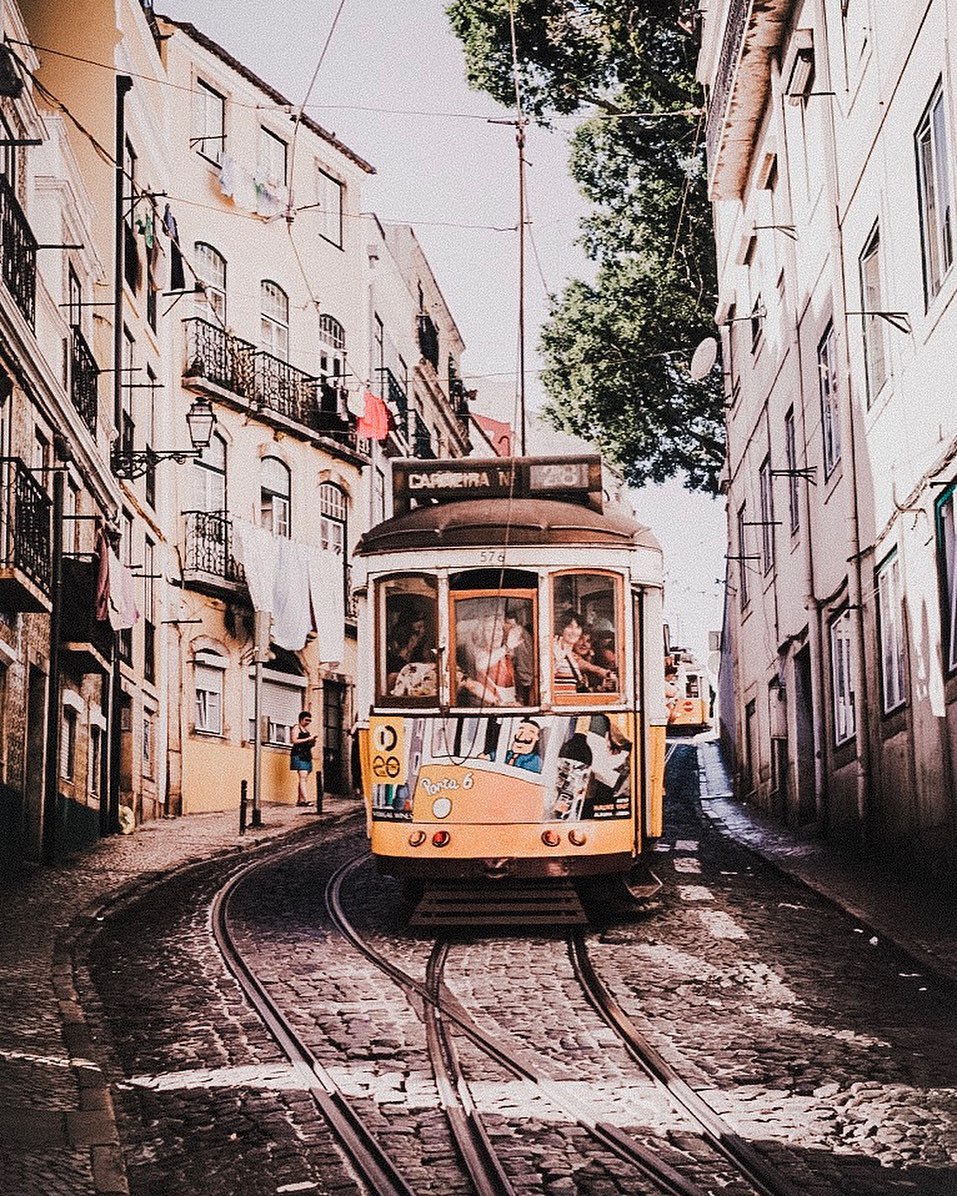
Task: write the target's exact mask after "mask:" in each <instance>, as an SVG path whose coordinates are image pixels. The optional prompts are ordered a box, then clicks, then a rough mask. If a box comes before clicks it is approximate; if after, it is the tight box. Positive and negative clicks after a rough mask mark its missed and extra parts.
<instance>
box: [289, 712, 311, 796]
mask: <svg viewBox="0 0 957 1196" xmlns="http://www.w3.org/2000/svg"><path fill="white" fill-rule="evenodd" d="M311 724H312V715H311V714H310V713H309V711H308V710H302V711H300V713H299V722H298V724H297V725H296V729H295V730H294V731H293V735H292V750H291V751H290V753H289V768H290V770H291V771H292V772H295V773H298V776H299V795H298V798H297V800H296V805H297V806H308V805H309V792H308V786H307V782H306V778H307V777H308V776H309V774H310V773H311V772H312V749H313V747H314V746H315V743H316V740H317V738H318V736H316V735H313V734H312V732H311V730H310V726H311Z"/></svg>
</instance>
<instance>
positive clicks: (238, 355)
mask: <svg viewBox="0 0 957 1196" xmlns="http://www.w3.org/2000/svg"><path fill="white" fill-rule="evenodd" d="M184 324H185V325H186V369H185V371H184V373H185V375H186V377H187V378H191V377H192V378H205V379H206V380H207V381H208V382H212V383H214V385H216V386H221V387H222V388H223V390H230V391H232V392H233V394H237V395H241V396H242V397H243V398H246V399H251V398H252V397H253V354H254V352H255V347H254V346H253V345H251V344H250V343H249V342H248V341H243V340H240V339H239V338H238V337H236V336H230V334H229V333H228V332H227V331H226V330H225V329H224V328H220V327H218V326H217V325H216V324H211V323H210V322H209V320H204V319H202V318H201V317H199V316H194V317H192V318H191V319H188V320H184Z"/></svg>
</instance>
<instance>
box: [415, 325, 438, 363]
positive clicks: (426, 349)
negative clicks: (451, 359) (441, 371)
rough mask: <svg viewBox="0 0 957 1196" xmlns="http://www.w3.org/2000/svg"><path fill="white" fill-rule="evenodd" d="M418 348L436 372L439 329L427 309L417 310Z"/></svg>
mask: <svg viewBox="0 0 957 1196" xmlns="http://www.w3.org/2000/svg"><path fill="white" fill-rule="evenodd" d="M419 349H420V350H421V353H422V356H423V357H424V358H425V360H426V361H427V362H429V364H430V365H431V366H432V369H433V370H435V371H436V372H438V368H439V330H438V329H437V328H436V326H435V321H434V320H433V319H432V317H431V316H430V315H429V313H428V312H427V311H422V312H419Z"/></svg>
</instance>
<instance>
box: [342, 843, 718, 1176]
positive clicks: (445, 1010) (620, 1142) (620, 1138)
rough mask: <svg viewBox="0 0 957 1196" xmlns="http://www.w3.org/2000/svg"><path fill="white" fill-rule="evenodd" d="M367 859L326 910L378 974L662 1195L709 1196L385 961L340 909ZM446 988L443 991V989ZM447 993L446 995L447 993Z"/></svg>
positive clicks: (352, 866)
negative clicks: (539, 1095) (411, 996)
mask: <svg viewBox="0 0 957 1196" xmlns="http://www.w3.org/2000/svg"><path fill="white" fill-rule="evenodd" d="M368 858H369V857H368V856H365V855H362V856H356V857H355V858H354V859H352V860H349V861H347V862H346V863H345V864H343V865H342V866H341V867H340V868H339V869H338V870H337V871H336V872H335V873H334V874H333V875H332V877H330V879H329V880H328V882H327V883H326V908H327V910H328V912H329V915H330V917H331V918H332V920H333V922H334V923H335V925H336V928H337V929H338V930H339V932H340V934H342V935H343V936H344V937H345V938H346V939H347V940H348V941H349V942H350V943H351V944H352V946H353V947H355V949H356V950H357V951H359V952H360V954H362V955H364V956H365V957H366V959H368V960H369V961H370V962H372V963H374V964H375V966H376V967H377V968H379V969H380V971H382V972H384V973H385V974H386V975H387V976H389V977H390V978H391V979H392V980H394V981H395V983H396V984H397V985H398V986H399V987H400V988H401V989H403V990H404V991H405V992H407V993H410V994H411V993H414V994H415V995H416V996H418V997H419V998H420V999H421V1000H422V1001H423V1002H425V1004H426V1006H428V1005H432V1006H434V1007H435V1008H437V1009H438V1010H440V1011H441V1013H442V1016H443V1017H444V1018H445V1019H447V1020H448V1021H449V1022H452V1023H454V1025H455V1026H456V1027H457V1028H458V1029H459V1030H460V1031H461V1032H462V1033H463V1034H464V1035H465V1036H466V1037H467V1038H469V1039H470V1040H471V1041H472V1042H473V1043H474V1044H475V1045H476V1046H477V1047H479V1049H480V1050H482V1051H484V1052H485V1054H487V1055H488V1056H489V1058H491V1059H494V1060H495V1062H496V1063H499V1064H501V1066H502V1067H504V1068H505V1069H506V1070H507V1071H510V1072H511V1073H512V1074H513V1075H514V1076H517V1077H518V1078H519V1079H522V1080H527V1081H528V1082H529V1083H531V1084H534V1085H535V1086H536V1087H537V1088H538V1089H539V1091H540V1092H541V1093H542V1094H543V1095H544V1096H545V1097H546V1098H547V1099H548V1100H549V1101H550V1102H551V1103H552V1104H553V1105H555V1106H557V1107H558V1108H560V1109H562V1110H564V1112H565V1113H566V1114H567V1115H568V1116H570V1117H571V1118H572V1119H573V1120H574V1121H575V1122H576V1123H577V1124H578V1125H580V1126H581V1127H582V1128H583V1129H584V1130H586V1131H587V1132H588V1133H589V1134H591V1136H592V1137H593V1138H595V1140H596V1141H598V1142H600V1143H601V1144H602V1145H603V1146H605V1147H606V1148H607V1149H608V1150H609V1151H611V1152H612V1153H613V1154H615V1155H617V1157H618V1158H620V1159H622V1160H623V1161H624V1162H626V1163H629V1164H630V1165H631V1166H633V1167H634V1168H635V1169H636V1170H638V1171H640V1172H641V1173H642V1174H643V1175H644V1176H646V1177H647V1178H648V1179H650V1180H652V1181H653V1182H654V1183H655V1184H657V1185H658V1190H659V1192H661V1193H663V1194H664V1196H706V1194H705V1192H704V1190H703V1189H702V1188H700V1187H698V1186H697V1185H696V1184H693V1183H692V1182H691V1181H689V1180H687V1179H685V1177H684V1176H683V1175H682V1174H681V1173H680V1172H679V1171H677V1170H676V1169H675V1168H674V1167H672V1166H671V1165H670V1164H668V1163H665V1162H663V1161H662V1160H661V1159H660V1158H659V1157H658V1156H657V1155H656V1154H655V1152H654V1151H653V1150H651V1149H650V1148H649V1147H646V1146H644V1145H643V1144H642V1143H640V1142H636V1141H635V1140H634V1139H633V1138H631V1137H629V1135H628V1134H626V1133H625V1132H624V1131H623V1130H620V1129H619V1128H618V1127H617V1126H614V1125H611V1124H610V1123H609V1122H607V1121H600V1120H599V1119H598V1118H597V1117H596V1116H595V1115H594V1113H593V1112H592V1111H591V1110H590V1109H589V1108H588V1107H587V1106H586V1105H585V1104H583V1103H582V1102H580V1101H578V1100H576V1099H575V1098H574V1097H572V1096H570V1095H569V1094H568V1093H567V1092H565V1091H563V1089H562V1086H561V1084H560V1083H559V1082H558V1081H554V1080H549V1079H548V1078H547V1077H546V1076H543V1075H541V1073H540V1072H538V1071H536V1069H535V1068H534V1067H531V1066H528V1065H526V1064H525V1063H523V1062H522V1061H521V1060H520V1059H519V1058H517V1057H516V1056H515V1055H513V1054H511V1053H510V1052H509V1051H507V1050H505V1049H504V1048H503V1047H501V1046H499V1044H498V1043H497V1042H495V1040H494V1039H493V1038H492V1037H491V1036H490V1035H488V1034H486V1033H485V1031H483V1030H481V1029H480V1028H479V1027H478V1026H477V1025H476V1024H475V1022H473V1021H472V1020H471V1018H470V1017H469V1016H468V1015H467V1014H466V1013H465V1012H464V1011H462V1012H459V1011H458V1009H456V1008H455V1007H453V1004H452V1002H451V1001H450V1000H443V999H442V997H441V995H438V994H434V993H432V992H431V991H430V990H429V987H428V986H427V985H426V984H422V983H421V982H420V981H418V980H416V979H415V978H414V977H413V976H410V975H409V974H408V973H407V972H405V971H403V970H402V969H401V968H400V967H398V966H397V965H395V964H394V963H392V962H391V961H390V960H388V959H386V957H385V956H384V955H382V954H381V953H380V952H378V951H376V950H375V948H374V947H370V946H369V944H368V943H367V942H366V941H365V940H364V939H363V938H362V936H361V935H360V934H359V933H358V931H357V930H356V929H355V927H354V926H353V925H352V923H351V922H350V921H349V918H348V916H347V915H346V913H345V910H344V909H343V908H342V901H341V891H342V885H343V882H344V881H345V879H346V877H347V876H348V875H350V874H351V873H352V872H355V871H357V870H358V869H359V868H360V867H361V866H362V865H363V864H365V863H367V862H368ZM443 987H444V986H443ZM446 991H447V990H446Z"/></svg>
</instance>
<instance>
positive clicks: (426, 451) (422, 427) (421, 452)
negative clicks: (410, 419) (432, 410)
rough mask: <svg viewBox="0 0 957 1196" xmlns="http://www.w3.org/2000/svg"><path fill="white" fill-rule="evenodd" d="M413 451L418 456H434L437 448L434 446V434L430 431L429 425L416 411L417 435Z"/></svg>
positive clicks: (414, 439) (414, 438)
mask: <svg viewBox="0 0 957 1196" xmlns="http://www.w3.org/2000/svg"><path fill="white" fill-rule="evenodd" d="M413 451H414V453H415V455H416V456H417V457H434V456H435V450H434V449H433V448H432V434H431V433H430V432H429V426H428V424H427V423H426V422H425V420H424V419H423V418H422V416H421V415H419V413H418V411H416V412H415V435H414V437H413Z"/></svg>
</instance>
